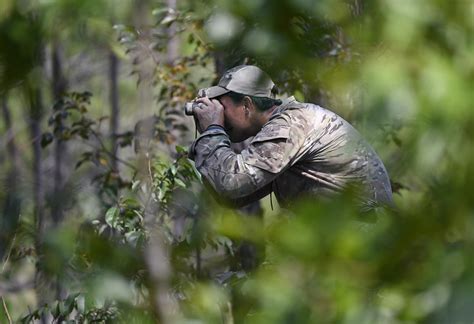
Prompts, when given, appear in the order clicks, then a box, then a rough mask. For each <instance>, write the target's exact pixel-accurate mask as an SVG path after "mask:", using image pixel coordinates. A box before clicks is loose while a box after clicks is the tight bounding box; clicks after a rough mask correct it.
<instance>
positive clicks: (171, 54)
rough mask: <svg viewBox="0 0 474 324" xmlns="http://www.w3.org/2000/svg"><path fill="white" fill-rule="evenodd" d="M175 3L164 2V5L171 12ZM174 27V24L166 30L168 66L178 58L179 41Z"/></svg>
mask: <svg viewBox="0 0 474 324" xmlns="http://www.w3.org/2000/svg"><path fill="white" fill-rule="evenodd" d="M176 2H177V0H166V4H167V5H168V8H170V9H172V10H176ZM175 34H176V27H175V25H174V24H172V25H171V26H170V28H169V29H168V36H169V37H170V38H169V41H168V51H167V57H166V60H167V62H168V64H173V62H174V61H175V60H176V58H177V57H178V52H179V39H178V37H176V35H175Z"/></svg>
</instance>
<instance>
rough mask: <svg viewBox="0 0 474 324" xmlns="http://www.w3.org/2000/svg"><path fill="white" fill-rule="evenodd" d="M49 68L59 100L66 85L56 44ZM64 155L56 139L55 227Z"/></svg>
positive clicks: (60, 217) (59, 214)
mask: <svg viewBox="0 0 474 324" xmlns="http://www.w3.org/2000/svg"><path fill="white" fill-rule="evenodd" d="M51 63H52V64H51V66H52V75H53V83H52V88H53V98H54V100H55V101H56V100H59V99H60V98H61V96H62V95H63V94H64V92H65V91H66V87H67V83H66V79H65V78H64V75H63V69H62V59H61V49H60V46H59V44H58V43H57V42H54V44H53V48H52V52H51ZM65 154H66V146H65V145H64V142H63V141H62V140H61V139H57V140H56V143H55V147H54V189H53V190H54V199H53V204H52V206H51V216H52V219H53V224H54V225H55V226H56V225H58V224H59V223H60V222H61V221H62V220H63V217H64V215H63V209H62V201H63V199H62V196H63V194H62V192H63V187H64V180H63V178H64V177H63V172H62V171H63V157H64V156H65Z"/></svg>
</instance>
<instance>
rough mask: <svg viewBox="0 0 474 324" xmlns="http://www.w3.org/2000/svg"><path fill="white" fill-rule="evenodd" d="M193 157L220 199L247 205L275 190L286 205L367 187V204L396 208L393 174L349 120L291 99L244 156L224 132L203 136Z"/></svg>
mask: <svg viewBox="0 0 474 324" xmlns="http://www.w3.org/2000/svg"><path fill="white" fill-rule="evenodd" d="M190 157H191V158H192V159H194V161H195V165H196V168H197V169H198V171H199V172H200V173H201V174H202V176H203V177H204V178H205V180H207V182H209V183H210V185H211V186H212V187H213V188H214V189H215V190H216V191H217V193H218V194H219V195H220V196H223V197H224V198H227V199H230V200H232V201H234V202H235V203H236V204H237V205H243V204H246V203H249V202H252V201H255V200H258V199H260V198H262V197H264V196H265V195H267V194H269V193H270V192H274V193H275V196H276V198H277V200H278V202H279V203H280V205H281V206H282V207H289V205H290V204H291V201H293V200H294V199H295V198H300V197H302V196H305V195H315V196H318V197H327V196H330V195H332V194H334V193H336V192H340V191H341V190H343V189H344V188H345V187H346V186H347V185H349V184H352V183H353V184H357V185H359V186H361V187H362V188H363V190H361V194H360V198H361V199H362V203H363V205H364V206H371V205H379V204H391V201H392V192H391V187H390V181H389V178H388V175H387V171H386V170H385V167H384V165H383V163H382V161H381V160H380V158H379V157H378V156H377V154H376V153H375V152H374V150H373V149H372V148H371V147H370V145H369V144H368V143H367V142H366V141H365V140H364V139H363V138H362V137H361V135H360V134H359V133H358V132H357V131H356V130H355V129H354V128H353V127H352V126H351V125H350V124H349V123H348V122H346V121H345V120H344V119H342V118H341V117H340V116H338V115H336V114H335V113H333V112H331V111H329V110H327V109H324V108H322V107H319V106H317V105H314V104H309V103H299V102H297V101H296V100H295V99H294V97H291V98H288V99H286V100H285V101H284V102H283V104H282V105H280V106H279V107H277V109H276V110H275V111H274V113H273V114H272V116H271V118H270V120H269V121H268V122H267V123H266V124H265V125H264V126H263V128H262V129H261V131H260V132H259V133H258V134H257V135H256V136H255V137H254V138H253V140H252V141H251V142H250V144H249V146H248V147H247V148H246V149H244V150H243V151H242V152H241V153H240V154H237V153H235V152H234V151H233V150H232V149H231V147H230V140H229V138H228V136H227V134H226V133H225V131H224V130H222V129H210V130H207V131H205V132H203V133H202V134H201V135H200V136H199V137H198V138H197V139H196V140H195V141H194V143H193V144H192V146H191V149H190Z"/></svg>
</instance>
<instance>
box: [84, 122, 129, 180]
mask: <svg viewBox="0 0 474 324" xmlns="http://www.w3.org/2000/svg"><path fill="white" fill-rule="evenodd" d="M91 133H92V135H94V136H95V138H96V139H97V141H98V142H99V145H100V147H101V148H102V150H103V151H104V152H105V153H106V154H107V155H109V156H110V157H112V158H114V159H115V160H117V162H120V163H122V164H123V165H126V166H128V167H129V168H131V169H132V170H133V171H137V168H136V167H135V166H134V165H133V164H130V163H128V162H127V161H124V160H122V159H120V158H118V157H117V156H116V155H114V154H113V153H112V152H109V151H108V150H107V148H106V147H105V144H104V142H103V141H102V140H101V139H100V137H99V135H98V134H97V133H96V132H95V131H94V130H91Z"/></svg>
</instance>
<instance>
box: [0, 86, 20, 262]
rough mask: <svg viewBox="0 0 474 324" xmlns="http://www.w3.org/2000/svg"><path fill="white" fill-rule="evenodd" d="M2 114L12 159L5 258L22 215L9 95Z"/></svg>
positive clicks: (3, 233) (0, 238) (0, 234)
mask: <svg viewBox="0 0 474 324" xmlns="http://www.w3.org/2000/svg"><path fill="white" fill-rule="evenodd" d="M1 101H2V102H1V106H2V107H1V108H2V115H3V119H4V123H5V129H6V136H5V137H6V143H7V158H8V160H9V161H10V166H9V170H8V175H7V178H6V181H5V188H7V190H6V192H7V196H6V198H5V204H4V206H3V217H1V218H0V260H3V257H4V256H5V253H6V251H8V246H9V244H10V241H11V240H12V238H13V237H14V235H15V230H16V227H17V225H18V220H19V217H20V206H21V199H20V195H19V193H18V190H17V189H18V188H17V183H18V150H17V147H16V143H15V137H14V133H13V123H12V119H11V114H10V109H9V107H8V102H7V95H6V94H5V95H4V96H3V97H2V98H1Z"/></svg>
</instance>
